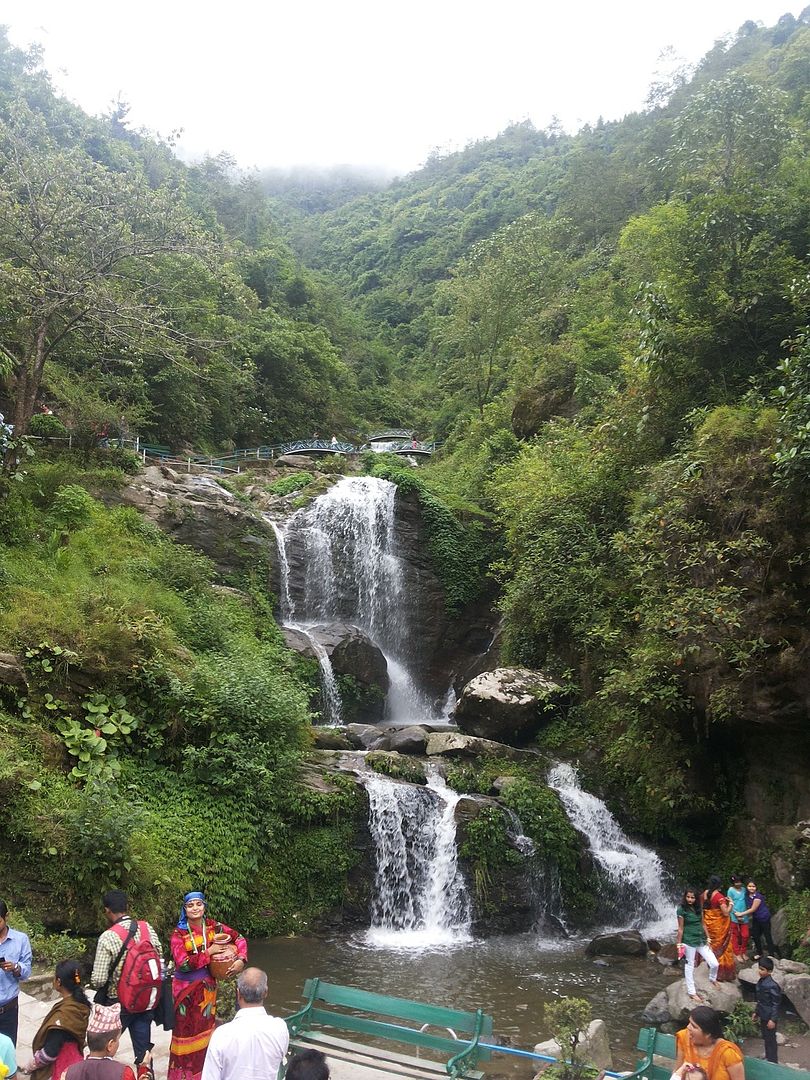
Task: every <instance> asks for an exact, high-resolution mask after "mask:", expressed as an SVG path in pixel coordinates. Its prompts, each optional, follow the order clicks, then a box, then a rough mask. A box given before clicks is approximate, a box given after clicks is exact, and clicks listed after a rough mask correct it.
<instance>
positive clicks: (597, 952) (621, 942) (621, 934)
mask: <svg viewBox="0 0 810 1080" xmlns="http://www.w3.org/2000/svg"><path fill="white" fill-rule="evenodd" d="M585 955H586V956H646V955H647V942H646V941H645V940H644V938H643V937H642V936H641V934H640V933H639V932H638V930H620V931H618V932H617V933H615V934H599V935H598V937H595V938H594V939H593V941H590V942H589V943H588V945H587V947H586V949H585Z"/></svg>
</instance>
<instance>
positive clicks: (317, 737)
mask: <svg viewBox="0 0 810 1080" xmlns="http://www.w3.org/2000/svg"><path fill="white" fill-rule="evenodd" d="M312 745H313V746H314V747H315V749H316V750H351V749H352V744H351V743H350V742H349V740H348V739H347V738H346V736H345V735H341V734H340V732H337V731H335V730H334V729H333V728H321V727H317V726H316V727H313V729H312Z"/></svg>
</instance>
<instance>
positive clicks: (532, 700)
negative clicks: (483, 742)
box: [454, 668, 563, 743]
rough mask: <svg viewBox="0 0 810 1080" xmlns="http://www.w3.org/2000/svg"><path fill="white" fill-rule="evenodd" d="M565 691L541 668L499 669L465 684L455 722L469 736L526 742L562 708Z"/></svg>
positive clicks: (499, 740) (485, 673)
mask: <svg viewBox="0 0 810 1080" xmlns="http://www.w3.org/2000/svg"><path fill="white" fill-rule="evenodd" d="M562 694H563V690H562V687H561V686H559V685H558V684H557V683H555V682H552V681H551V679H548V678H547V677H546V676H545V675H543V674H541V672H539V671H531V670H530V669H528V668H497V669H496V670H495V671H486V672H484V673H483V674H482V675H478V676H476V677H475V678H474V679H471V680H470V682H468V683H467V685H466V686H465V687H464V689H463V690H462V692H461V697H460V699H459V702H458V704H457V705H456V710H455V714H454V715H455V721H456V723H457V724H458V726H459V728H460V729H461V730H462V731H463V732H465V733H466V734H468V735H475V736H476V737H478V738H482V739H495V740H497V741H498V742H505V743H513V742H526V741H527V740H528V739H530V738H531V737H532V735H534V734H536V732H537V731H538V730H539V729H540V727H541V726H542V725H543V723H544V722H546V721H547V720H549V719H551V717H552V715H553V714H554V713H555V712H556V711H557V710H558V709H559V707H560V704H561V700H562Z"/></svg>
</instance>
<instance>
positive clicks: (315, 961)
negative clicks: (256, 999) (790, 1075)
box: [250, 934, 677, 1077]
mask: <svg viewBox="0 0 810 1080" xmlns="http://www.w3.org/2000/svg"><path fill="white" fill-rule="evenodd" d="M584 945H585V941H584V940H581V941H576V942H574V941H567V942H560V941H551V940H544V939H543V938H542V937H538V936H537V935H536V934H515V935H511V936H508V937H490V938H487V939H484V940H476V941H467V942H459V943H456V944H454V945H451V946H447V947H445V948H436V949H424V950H414V949H407V948H406V949H396V948H370V947H368V946H367V944H366V942H365V940H364V938H363V936H362V935H358V936H356V937H341V936H340V935H335V936H332V937H326V938H314V937H290V938H273V939H271V940H269V941H255V942H251V945H250V959H251V963H254V964H257V965H258V966H259V967H262V968H264V969H265V970H266V971H267V972H268V973H269V976H270V991H269V994H268V997H267V1007H268V1009H269V1011H270V1012H273V1013H276V1014H277V1015H278V1014H282V1015H284V1014H289V1013H291V1012H294V1011H295V1010H296V1009H298V1008H300V1007H301V1003H302V1002H301V990H302V988H303V985H304V982H305V981H306V979H307V978H309V977H311V976H320V977H321V978H325V979H327V980H328V981H330V982H336V983H345V984H347V985H351V986H357V987H360V988H362V989H364V990H376V991H379V992H381V993H385V994H391V995H395V996H400V997H407V998H412V999H416V1000H420V1001H425V1002H428V1003H430V1004H448V1005H450V1006H451V1007H453V1008H458V1009H476V1008H483V1009H484V1010H485V1011H486V1012H489V1013H491V1014H492V1016H493V1018H494V1034H495V1038H494V1039H493V1041H494V1042H499V1043H503V1044H504V1045H507V1046H509V1045H511V1046H516V1047H519V1048H521V1049H525V1050H532V1049H534V1045H535V1043H537V1042H539V1041H542V1040H544V1039H546V1038H549V1037H550V1032H549V1030H548V1027H547V1026H546V1024H545V1021H544V1015H543V1013H544V1006H545V1004H546V1002H548V1001H553V1000H554V999H555V998H558V997H561V996H564V995H567V996H569V997H585V998H587V999H588V1001H589V1002H590V1003H591V1008H592V1011H593V1016H594V1018H595V1019H596V1018H598V1019H600V1020H604V1021H605V1023H606V1024H607V1028H608V1033H609V1036H610V1043H611V1048H612V1050H613V1057H614V1065H615V1066H616V1067H617V1068H626V1067H628V1066H630V1063H631V1062H633V1063H634V1062H635V1054H634V1053H633V1046H634V1045H635V1041H636V1038H637V1036H638V1030H639V1028H640V1027H642V1023H641V1011H642V1009H643V1008H644V1006H645V1005H646V1004H647V1002H648V1001H649V1000H650V998H652V997H653V996H654V995H655V994H656V993H658V991H659V990H662V989H663V988H664V987H665V986H666V985H667V983H669V982H672V981H673V979H675V978H677V974H676V973H675V972H674V971H673V969H671V968H664V967H662V966H661V965H660V964H659V963H658V962H657V961H654V960H645V959H637V958H634V959H629V958H628V959H624V958H620V957H608V958H605V959H604V960H600V961H598V962H595V961H594V960H592V959H591V958H588V957H585V955H584ZM482 1067H483V1068H484V1069H485V1071H486V1072H487V1074H488V1075H491V1076H499V1075H501V1076H510V1077H512V1076H514V1077H522V1076H527V1077H528V1076H532V1075H534V1072H535V1071H536V1070H535V1069H534V1068H533V1067H532V1063H531V1062H529V1061H527V1060H521V1059H519V1058H512V1057H509V1056H507V1055H505V1054H494V1055H493V1057H492V1060H491V1061H490V1062H489V1063H487V1064H485V1065H484V1066H482Z"/></svg>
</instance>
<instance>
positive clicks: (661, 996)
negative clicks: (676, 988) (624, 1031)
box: [641, 990, 672, 1026]
mask: <svg viewBox="0 0 810 1080" xmlns="http://www.w3.org/2000/svg"><path fill="white" fill-rule="evenodd" d="M671 1020H672V1017H671V1016H670V1015H669V999H668V998H667V992H666V990H659V992H658V993H657V994H656V995H655V997H654V998H653V999H652V1001H648V1002H647V1004H646V1006H645V1007H644V1011H643V1012H642V1014H641V1021H642V1023H644V1024H654V1025H656V1026H660V1025H662V1024H669V1023H670V1022H671Z"/></svg>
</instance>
